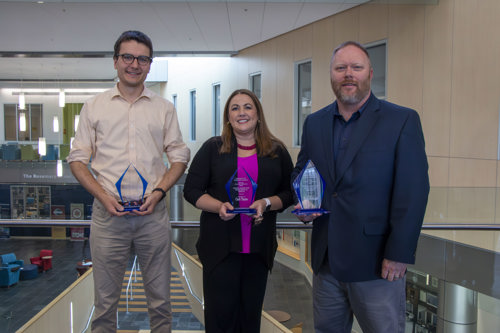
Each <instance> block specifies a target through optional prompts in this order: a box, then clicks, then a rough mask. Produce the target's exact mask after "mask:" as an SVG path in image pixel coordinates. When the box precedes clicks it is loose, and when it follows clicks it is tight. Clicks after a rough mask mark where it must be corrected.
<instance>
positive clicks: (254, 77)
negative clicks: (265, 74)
mask: <svg viewBox="0 0 500 333" xmlns="http://www.w3.org/2000/svg"><path fill="white" fill-rule="evenodd" d="M261 79H262V76H261V74H260V73H257V74H250V77H249V81H250V82H249V85H250V90H251V91H252V92H253V93H254V94H255V95H257V97H258V98H259V99H261V98H262V89H261V87H262V86H261Z"/></svg>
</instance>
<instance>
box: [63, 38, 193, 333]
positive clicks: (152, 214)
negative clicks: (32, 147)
mask: <svg viewBox="0 0 500 333" xmlns="http://www.w3.org/2000/svg"><path fill="white" fill-rule="evenodd" d="M152 55H153V46H152V43H151V40H150V39H149V37H148V36H146V35H145V34H143V33H142V32H139V31H126V32H124V33H123V34H122V35H121V36H120V37H119V38H118V40H117V41H116V43H115V47H114V56H113V59H114V66H115V69H116V71H117V75H118V78H119V82H118V83H117V84H116V86H115V87H114V88H112V89H110V90H108V91H105V92H103V93H101V94H99V95H97V96H95V97H93V98H91V99H90V100H89V101H87V102H86V103H85V104H84V106H83V108H82V111H81V114H80V122H79V126H78V129H77V132H76V136H75V140H74V141H73V147H72V149H71V152H70V154H69V157H68V159H67V160H68V162H69V164H70V167H71V171H72V172H73V175H74V176H75V177H76V179H78V181H79V182H80V183H81V184H82V186H83V187H84V188H85V189H86V190H87V191H89V192H90V193H91V194H92V195H93V196H94V198H95V200H94V205H93V208H92V225H91V233H90V247H91V253H92V264H93V274H94V291H95V314H94V320H93V322H92V332H114V331H116V311H117V307H118V301H119V298H120V293H121V288H122V281H123V277H124V274H125V269H126V267H127V263H128V259H129V256H130V252H131V249H132V246H133V248H134V250H135V253H136V255H137V257H138V260H139V264H140V267H141V271H142V276H143V283H144V288H145V292H146V297H147V299H148V311H149V317H150V326H151V332H170V331H171V321H172V313H171V305H170V267H171V262H170V253H171V237H170V234H171V228H170V221H169V216H168V212H167V209H166V203H165V200H163V199H164V197H165V193H166V192H167V191H168V190H169V189H170V188H171V187H172V186H173V185H174V184H175V183H176V181H177V179H179V177H180V176H181V175H182V174H183V173H184V170H185V169H186V165H187V163H188V161H189V157H190V152H189V149H188V148H187V146H186V144H185V143H184V142H183V141H182V134H181V132H180V130H179V124H178V120H177V114H176V111H175V109H174V106H173V104H172V103H170V102H169V101H167V100H165V99H163V98H162V97H160V96H158V95H157V94H155V93H154V92H152V91H151V90H149V89H147V88H146V87H145V85H144V81H145V80H146V76H147V74H148V73H149V70H150V68H151V62H152V60H153V59H152ZM164 153H166V155H167V158H168V160H169V164H170V167H169V168H167V167H166V166H165V164H164V162H163V154H164ZM91 158H92V161H91V163H90V159H91ZM89 163H90V165H91V169H92V172H93V174H94V175H95V177H94V175H93V174H92V173H91V172H90V171H89V169H88V167H87V165H88V164H89ZM127 168H128V169H127ZM125 170H129V172H132V173H135V174H134V175H136V177H135V178H134V177H132V178H133V180H132V182H135V184H125V181H124V182H123V184H122V185H121V187H126V186H127V185H129V186H130V185H131V186H130V187H136V188H139V189H143V188H144V187H145V185H146V184H147V187H145V190H144V200H143V201H141V199H142V194H143V193H142V190H139V191H137V192H138V193H136V197H134V198H130V199H131V200H132V201H138V202H140V204H139V205H140V207H139V208H138V209H137V210H132V211H126V210H124V203H123V202H122V201H124V200H123V198H122V197H121V195H120V193H119V189H120V186H117V184H116V183H117V181H118V180H119V179H120V177H121V176H122V175H123V174H124V172H125ZM139 174H140V176H142V177H143V179H142V180H141V179H140V177H139V176H137V175H139Z"/></svg>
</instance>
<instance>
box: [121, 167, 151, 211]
mask: <svg viewBox="0 0 500 333" xmlns="http://www.w3.org/2000/svg"><path fill="white" fill-rule="evenodd" d="M115 186H116V189H117V190H118V195H119V196H120V200H121V202H120V204H122V205H123V210H124V211H126V212H130V211H133V210H139V208H140V207H141V206H142V204H143V203H144V193H146V188H147V187H148V182H147V181H146V179H144V177H142V175H141V174H140V172H139V171H138V170H137V169H136V167H135V166H134V165H132V164H130V165H129V166H128V167H127V169H125V171H124V172H123V174H122V175H121V177H120V178H119V179H118V181H117V182H116V184H115Z"/></svg>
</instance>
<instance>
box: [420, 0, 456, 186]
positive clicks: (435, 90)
mask: <svg viewBox="0 0 500 333" xmlns="http://www.w3.org/2000/svg"><path fill="white" fill-rule="evenodd" d="M452 26H453V1H452V0H442V1H441V2H440V6H427V7H426V8H425V29H424V33H425V36H424V55H423V57H424V68H423V71H424V74H423V102H422V103H423V107H422V111H421V115H422V117H421V120H422V127H423V129H424V135H425V139H426V151H427V154H428V155H430V156H449V152H450V111H451V110H450V108H451V106H450V104H451V84H450V80H451V76H452V73H451V61H452V45H453V40H452V36H453V30H452ZM431 184H432V185H436V184H435V183H434V182H431Z"/></svg>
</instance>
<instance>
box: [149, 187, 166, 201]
mask: <svg viewBox="0 0 500 333" xmlns="http://www.w3.org/2000/svg"><path fill="white" fill-rule="evenodd" d="M155 191H158V192H161V198H160V201H162V200H163V198H165V196H166V195H167V192H166V191H165V190H164V189H162V188H159V187H157V188H154V189H153V191H151V192H155Z"/></svg>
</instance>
